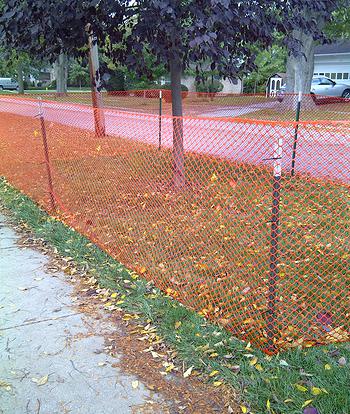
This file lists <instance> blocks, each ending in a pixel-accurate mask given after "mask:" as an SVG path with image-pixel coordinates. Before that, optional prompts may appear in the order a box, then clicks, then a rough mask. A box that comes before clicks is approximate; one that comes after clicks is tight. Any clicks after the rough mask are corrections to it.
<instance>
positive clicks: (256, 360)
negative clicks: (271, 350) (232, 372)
mask: <svg viewBox="0 0 350 414" xmlns="http://www.w3.org/2000/svg"><path fill="white" fill-rule="evenodd" d="M257 362H258V358H257V357H254V358H252V360H251V361H250V362H249V365H251V366H253V365H255V364H256V363H257Z"/></svg>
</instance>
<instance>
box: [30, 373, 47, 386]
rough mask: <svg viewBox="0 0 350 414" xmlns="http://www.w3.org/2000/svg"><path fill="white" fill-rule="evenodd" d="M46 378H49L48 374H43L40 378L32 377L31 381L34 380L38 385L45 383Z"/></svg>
mask: <svg viewBox="0 0 350 414" xmlns="http://www.w3.org/2000/svg"><path fill="white" fill-rule="evenodd" d="M48 380H49V376H48V375H44V376H43V377H41V378H35V377H34V378H32V382H35V383H36V384H37V385H39V386H41V385H45V384H46V383H47V381H48Z"/></svg>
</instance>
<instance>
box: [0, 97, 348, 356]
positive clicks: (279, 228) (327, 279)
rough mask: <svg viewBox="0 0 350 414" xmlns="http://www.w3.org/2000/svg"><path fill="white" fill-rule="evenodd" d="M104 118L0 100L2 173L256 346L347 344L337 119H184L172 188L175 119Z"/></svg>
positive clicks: (80, 109)
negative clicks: (181, 175) (179, 182)
mask: <svg viewBox="0 0 350 414" xmlns="http://www.w3.org/2000/svg"><path fill="white" fill-rule="evenodd" d="M149 99H153V98H149ZM154 99H156V98H154ZM344 105H346V104H345V103H344ZM40 107H41V109H40ZM103 115H104V118H105V122H106V131H107V134H108V136H105V137H96V136H95V134H94V127H95V126H94V116H93V110H92V108H91V107H90V106H89V105H87V104H81V103H80V104H78V103H74V102H65V101H64V102H63V101H54V100H52V101H51V100H45V101H42V102H41V103H40V102H38V101H37V100H35V99H30V98H29V99H18V98H14V97H0V159H1V163H0V175H3V176H5V177H6V178H7V179H8V180H9V181H10V183H12V184H13V185H14V186H16V187H17V188H19V189H20V190H22V191H23V192H25V193H26V194H28V195H29V196H30V197H32V198H33V199H34V200H35V201H36V202H38V203H39V204H40V205H41V206H42V207H44V208H45V209H46V210H48V211H50V212H52V213H53V214H56V215H58V216H59V217H60V218H61V219H62V220H64V221H65V222H66V223H68V224H69V225H71V226H73V227H74V228H76V229H77V230H78V231H80V232H81V233H82V234H84V235H86V236H87V237H88V238H90V239H91V240H93V241H94V242H95V243H96V244H98V245H99V246H101V247H102V248H103V249H104V250H105V251H107V252H108V253H109V254H111V255H112V256H113V257H114V258H116V259H117V260H119V261H121V262H122V263H123V264H125V265H126V266H128V267H129V268H132V269H134V270H136V271H137V272H139V273H140V274H142V276H143V277H144V278H146V279H148V280H152V281H154V283H155V284H156V285H157V286H158V287H159V288H161V289H162V290H163V291H165V292H166V293H167V294H168V295H170V296H172V297H174V298H175V299H177V300H179V301H181V302H182V303H184V304H185V305H186V306H188V307H190V308H192V309H194V310H196V311H197V312H199V313H201V314H202V315H203V316H205V317H206V318H209V319H211V320H214V321H216V322H218V323H220V324H221V325H223V326H224V327H225V328H226V329H228V330H230V331H231V332H232V333H233V334H234V335H236V336H238V337H241V338H244V339H246V340H250V341H252V342H253V343H254V344H256V345H257V346H259V347H260V348H262V349H263V350H265V351H266V352H270V353H273V352H276V351H277V350H279V349H284V348H288V347H291V346H297V345H307V346H308V345H315V344H323V343H330V342H336V341H346V340H349V338H350V323H349V312H350V310H349V309H350V307H349V305H350V292H349V279H350V266H349V262H350V260H349V247H350V238H349V228H350V214H349V213H350V209H349V205H350V124H349V122H347V121H318V122H312V121H307V122H306V121H303V122H300V123H298V129H297V135H296V123H295V122H291V121H284V122H283V121H280V122H277V121H267V120H249V119H239V118H234V119H231V118H209V117H203V116H202V117H184V118H183V119H182V120H181V121H182V122H183V130H184V168H185V177H186V181H185V185H184V186H183V188H181V189H175V188H174V187H173V185H172V181H173V152H172V140H173V124H174V119H173V118H172V117H171V116H166V115H164V116H163V117H162V118H161V126H162V129H161V132H162V141H161V148H160V149H159V126H160V123H159V117H158V116H157V115H153V114H142V113H135V112H129V111H121V110H116V109H113V108H111V107H107V108H105V109H104V110H103ZM294 150H295V151H294ZM293 152H295V174H294V175H292V174H291V168H292V157H293ZM54 210H55V211H54Z"/></svg>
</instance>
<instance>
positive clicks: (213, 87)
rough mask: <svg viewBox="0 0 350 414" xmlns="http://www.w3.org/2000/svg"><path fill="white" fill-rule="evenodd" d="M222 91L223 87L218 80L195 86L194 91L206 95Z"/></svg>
mask: <svg viewBox="0 0 350 414" xmlns="http://www.w3.org/2000/svg"><path fill="white" fill-rule="evenodd" d="M223 89H224V85H223V84H222V83H221V82H219V81H218V80H214V81H213V82H212V81H211V80H210V81H208V80H207V81H205V82H200V83H197V84H196V91H197V92H206V93H218V92H221V91H222V90H223Z"/></svg>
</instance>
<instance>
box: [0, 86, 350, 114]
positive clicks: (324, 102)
mask: <svg viewBox="0 0 350 414" xmlns="http://www.w3.org/2000/svg"><path fill="white" fill-rule="evenodd" d="M101 95H102V102H103V106H104V107H105V108H112V109H118V110H120V111H124V112H137V113H150V114H155V115H158V114H159V109H160V100H159V96H160V90H142V91H137V90H136V91H113V92H102V94H101ZM0 96H2V95H0ZM24 96H25V97H26V98H27V99H30V98H32V99H37V98H38V97H41V98H42V99H44V100H50V101H54V102H57V103H68V102H70V103H74V104H80V105H87V106H91V105H92V100H91V92H87V91H82V92H68V93H67V94H57V93H55V92H48V93H32V94H26V95H24ZM162 96H163V99H162V114H163V115H171V113H172V112H171V111H172V106H171V92H170V91H169V90H162ZM182 96H183V107H184V115H185V116H191V117H204V118H206V117H210V118H221V117H230V118H233V117H240V118H242V117H244V118H249V119H261V120H276V121H294V120H295V115H296V114H295V112H296V102H297V99H298V96H297V94H287V95H285V97H284V98H283V100H282V102H281V100H280V99H279V97H278V96H274V97H273V96H270V97H266V96H265V94H255V95H254V94H251V95H249V94H241V95H237V94H229V93H199V92H183V93H182ZM9 97H10V98H16V97H18V95H16V94H12V95H9ZM349 117H350V100H349V99H345V98H335V97H329V96H328V97H326V96H319V95H318V96H317V99H316V100H315V99H314V98H313V97H312V96H311V95H304V96H303V103H302V119H303V120H319V119H326V120H344V119H349Z"/></svg>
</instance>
